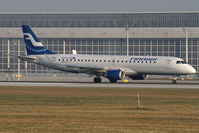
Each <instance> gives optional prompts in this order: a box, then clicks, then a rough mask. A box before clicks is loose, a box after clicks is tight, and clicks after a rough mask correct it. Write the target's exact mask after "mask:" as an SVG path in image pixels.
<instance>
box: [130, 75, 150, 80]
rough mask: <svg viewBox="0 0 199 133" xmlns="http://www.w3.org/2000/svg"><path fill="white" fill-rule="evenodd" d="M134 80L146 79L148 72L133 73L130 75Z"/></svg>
mask: <svg viewBox="0 0 199 133" xmlns="http://www.w3.org/2000/svg"><path fill="white" fill-rule="evenodd" d="M129 77H130V78H131V79H133V80H145V79H147V78H148V75H146V74H136V75H131V76H129Z"/></svg>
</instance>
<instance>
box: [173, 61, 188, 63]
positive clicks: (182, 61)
mask: <svg viewBox="0 0 199 133" xmlns="http://www.w3.org/2000/svg"><path fill="white" fill-rule="evenodd" d="M176 64H187V62H186V61H176Z"/></svg>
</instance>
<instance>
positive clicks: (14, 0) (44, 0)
mask: <svg viewBox="0 0 199 133" xmlns="http://www.w3.org/2000/svg"><path fill="white" fill-rule="evenodd" d="M161 11H163V12H164V11H199V0H0V12H161Z"/></svg>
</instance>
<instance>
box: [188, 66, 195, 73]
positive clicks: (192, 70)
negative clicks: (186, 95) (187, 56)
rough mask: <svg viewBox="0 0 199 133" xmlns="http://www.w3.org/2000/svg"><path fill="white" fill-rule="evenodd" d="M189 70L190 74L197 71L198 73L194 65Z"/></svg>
mask: <svg viewBox="0 0 199 133" xmlns="http://www.w3.org/2000/svg"><path fill="white" fill-rule="evenodd" d="M188 72H189V73H190V74H195V73H196V69H194V68H193V67H190V68H189V69H188Z"/></svg>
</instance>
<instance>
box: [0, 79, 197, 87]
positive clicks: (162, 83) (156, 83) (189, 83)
mask: <svg viewBox="0 0 199 133" xmlns="http://www.w3.org/2000/svg"><path fill="white" fill-rule="evenodd" d="M0 86H27V87H30V86H35V87H82V88H85V87H91V88H101V87H103V88H149V89H150V88H162V89H199V81H198V80H197V81H195V80H179V81H177V84H171V80H143V81H131V82H127V83H124V82H119V83H108V82H103V83H92V82H57V81H11V82H5V81H1V82H0Z"/></svg>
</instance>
